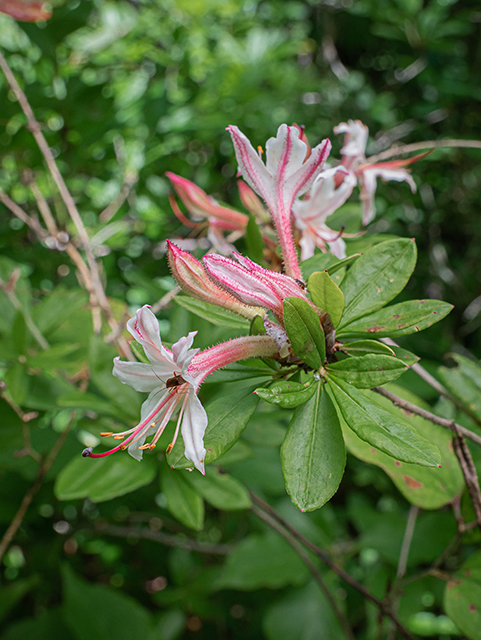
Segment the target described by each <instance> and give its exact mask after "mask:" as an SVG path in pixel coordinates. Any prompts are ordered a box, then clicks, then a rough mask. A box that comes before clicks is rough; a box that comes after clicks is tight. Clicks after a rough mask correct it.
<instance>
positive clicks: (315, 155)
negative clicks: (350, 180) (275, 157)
mask: <svg viewBox="0 0 481 640" xmlns="http://www.w3.org/2000/svg"><path fill="white" fill-rule="evenodd" d="M330 151H331V142H330V141H329V140H327V139H326V140H323V141H322V142H321V143H320V144H318V145H317V147H314V149H312V151H311V155H310V156H309V158H308V159H307V160H306V162H304V164H303V165H302V166H301V167H299V169H297V171H295V172H294V173H293V174H291V175H290V176H289V178H288V179H287V180H286V182H285V185H284V202H285V206H286V210H287V211H290V209H291V207H292V203H293V202H294V198H299V197H300V196H302V195H304V194H305V193H306V191H308V189H310V188H311V186H312V184H313V182H314V180H315V179H316V178H317V176H318V175H319V172H320V171H322V168H323V166H324V163H325V161H326V160H327V157H328V155H329V153H330Z"/></svg>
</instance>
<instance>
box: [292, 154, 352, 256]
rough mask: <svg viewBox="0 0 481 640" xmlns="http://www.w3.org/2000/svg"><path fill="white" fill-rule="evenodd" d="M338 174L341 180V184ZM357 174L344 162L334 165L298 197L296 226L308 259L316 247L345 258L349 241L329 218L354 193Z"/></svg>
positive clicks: (295, 215)
mask: <svg viewBox="0 0 481 640" xmlns="http://www.w3.org/2000/svg"><path fill="white" fill-rule="evenodd" d="M339 176H341V178H342V182H340V184H339V185H337V184H336V183H337V182H338V179H339ZM356 182H357V180H356V177H355V175H354V174H353V173H352V172H349V171H347V170H346V169H345V168H344V167H343V166H342V165H340V166H338V167H335V168H334V169H326V170H325V171H322V172H321V173H320V174H319V175H318V177H317V178H316V181H315V182H314V184H313V186H312V189H311V191H310V193H309V195H308V196H306V197H305V198H304V199H303V200H297V201H296V202H295V203H294V205H293V208H292V210H293V213H294V219H295V224H296V227H297V228H298V229H299V230H300V231H301V234H302V238H301V241H300V245H301V260H307V258H310V257H311V256H312V255H314V250H315V248H316V246H317V247H319V248H320V249H322V250H323V251H325V250H326V248H327V246H329V248H330V250H331V252H332V253H333V254H334V255H335V256H337V257H338V258H340V259H342V258H345V257H346V243H345V242H344V240H343V239H342V237H341V235H342V232H339V231H334V230H333V229H330V228H329V227H328V226H327V224H326V219H327V218H328V217H329V216H330V215H331V214H332V213H334V211H336V210H337V209H339V207H340V206H342V205H343V204H344V203H345V202H346V200H347V199H348V198H349V196H350V195H351V193H352V190H353V188H354V187H355V185H356Z"/></svg>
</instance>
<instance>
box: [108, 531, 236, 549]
mask: <svg viewBox="0 0 481 640" xmlns="http://www.w3.org/2000/svg"><path fill="white" fill-rule="evenodd" d="M98 529H99V531H101V532H102V533H103V534H106V535H108V536H116V537H119V538H127V537H130V536H133V537H137V538H142V539H144V540H152V541H153V542H158V543H159V544H164V545H166V546H168V547H178V548H179V549H187V550H188V551H199V552H200V553H211V554H213V555H228V554H229V553H231V551H232V546H231V545H229V544H208V543H205V542H198V541H197V540H191V539H189V538H183V537H180V536H175V535H171V534H168V533H164V532H162V531H152V530H151V529H146V528H145V527H116V526H113V525H108V526H99V527H98Z"/></svg>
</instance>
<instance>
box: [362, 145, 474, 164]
mask: <svg viewBox="0 0 481 640" xmlns="http://www.w3.org/2000/svg"><path fill="white" fill-rule="evenodd" d="M442 148H454V149H481V142H480V141H479V140H427V141H425V142H414V143H413V144H400V145H395V146H392V147H391V148H390V149H387V150H386V151H382V152H381V153H378V154H376V155H375V156H371V157H370V158H367V159H366V162H367V163H368V164H372V163H373V162H380V161H382V160H387V159H388V158H393V157H394V156H400V155H403V154H405V153H415V152H416V151H422V150H423V149H442Z"/></svg>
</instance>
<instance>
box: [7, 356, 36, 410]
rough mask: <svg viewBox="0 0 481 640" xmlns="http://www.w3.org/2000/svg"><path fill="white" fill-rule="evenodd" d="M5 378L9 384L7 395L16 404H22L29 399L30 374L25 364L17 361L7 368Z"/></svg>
mask: <svg viewBox="0 0 481 640" xmlns="http://www.w3.org/2000/svg"><path fill="white" fill-rule="evenodd" d="M3 379H4V382H5V384H6V385H7V389H6V391H7V395H9V396H10V398H11V399H12V400H13V401H14V402H15V404H17V405H19V406H22V405H23V404H24V403H25V401H26V400H27V397H28V389H29V386H30V376H29V375H28V374H27V371H26V369H25V365H23V364H20V362H16V363H15V364H14V365H13V367H10V369H8V370H7V372H6V373H5V376H4V378H3Z"/></svg>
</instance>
